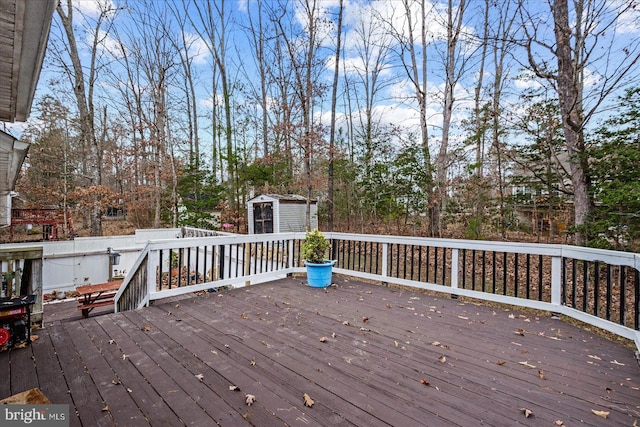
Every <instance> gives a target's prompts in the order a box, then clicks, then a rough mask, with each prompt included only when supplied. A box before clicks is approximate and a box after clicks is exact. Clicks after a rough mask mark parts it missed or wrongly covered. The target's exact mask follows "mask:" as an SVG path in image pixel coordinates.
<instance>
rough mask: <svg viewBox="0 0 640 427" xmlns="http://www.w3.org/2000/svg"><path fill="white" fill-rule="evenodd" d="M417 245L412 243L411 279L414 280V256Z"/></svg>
mask: <svg viewBox="0 0 640 427" xmlns="http://www.w3.org/2000/svg"><path fill="white" fill-rule="evenodd" d="M415 249H416V248H415V245H411V280H414V277H413V264H414V261H415V260H414V257H415Z"/></svg>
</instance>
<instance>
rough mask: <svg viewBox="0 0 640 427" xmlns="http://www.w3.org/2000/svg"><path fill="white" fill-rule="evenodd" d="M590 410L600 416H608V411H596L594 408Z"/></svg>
mask: <svg viewBox="0 0 640 427" xmlns="http://www.w3.org/2000/svg"><path fill="white" fill-rule="evenodd" d="M591 412H593V413H594V414H595V415H597V416H599V417H602V418H607V417H608V416H609V412H607V411H596V410H595V409H592V410H591Z"/></svg>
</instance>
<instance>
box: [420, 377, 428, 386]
mask: <svg viewBox="0 0 640 427" xmlns="http://www.w3.org/2000/svg"><path fill="white" fill-rule="evenodd" d="M420 384H422V385H430V383H429V381H427V380H425V379H424V378H423V379H421V380H420Z"/></svg>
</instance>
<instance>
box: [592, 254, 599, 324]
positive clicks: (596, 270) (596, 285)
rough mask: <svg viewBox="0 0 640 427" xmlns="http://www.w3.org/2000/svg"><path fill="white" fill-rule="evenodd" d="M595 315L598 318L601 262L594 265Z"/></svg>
mask: <svg viewBox="0 0 640 427" xmlns="http://www.w3.org/2000/svg"><path fill="white" fill-rule="evenodd" d="M593 280H594V282H593V315H594V316H597V315H598V312H599V308H600V307H599V305H600V262H598V261H595V262H594V264H593Z"/></svg>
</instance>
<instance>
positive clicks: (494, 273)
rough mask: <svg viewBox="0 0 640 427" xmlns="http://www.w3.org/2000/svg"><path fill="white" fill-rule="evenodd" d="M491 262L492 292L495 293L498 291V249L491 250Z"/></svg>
mask: <svg viewBox="0 0 640 427" xmlns="http://www.w3.org/2000/svg"><path fill="white" fill-rule="evenodd" d="M491 262H492V264H491V265H492V267H491V283H492V285H491V293H492V294H495V293H496V280H497V279H496V267H497V266H496V251H491Z"/></svg>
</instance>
